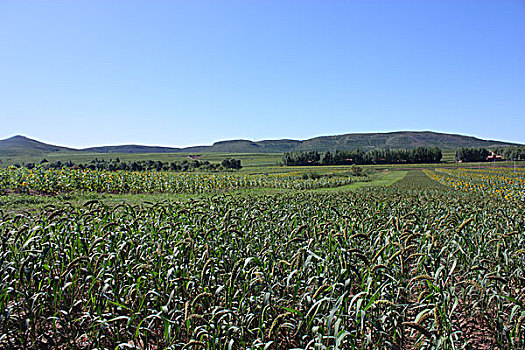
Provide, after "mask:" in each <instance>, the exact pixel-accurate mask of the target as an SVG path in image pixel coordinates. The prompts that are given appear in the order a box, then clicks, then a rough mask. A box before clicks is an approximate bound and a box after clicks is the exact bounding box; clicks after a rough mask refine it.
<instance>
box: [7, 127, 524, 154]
mask: <svg viewBox="0 0 525 350" xmlns="http://www.w3.org/2000/svg"><path fill="white" fill-rule="evenodd" d="M517 145H518V144H515V143H508V142H501V141H494V140H482V139H479V138H476V137H471V136H464V135H456V134H445V133H437V132H431V131H397V132H389V133H360V134H344V135H334V136H320V137H314V138H311V139H307V140H304V141H300V140H264V141H250V140H227V141H219V142H215V143H214V144H213V145H211V146H194V147H186V148H174V147H156V146H143V145H120V146H100V147H89V148H84V149H74V148H68V147H61V146H55V145H50V144H47V143H43V142H40V141H36V140H32V139H30V138H27V137H25V136H14V137H11V138H8V139H5V140H0V156H4V157H5V156H7V157H9V156H38V155H44V154H47V153H54V152H82V153H85V152H90V153H283V152H292V151H304V150H315V151H320V152H323V151H327V150H330V151H333V150H337V149H339V150H353V149H357V148H360V149H362V150H364V151H367V150H371V149H386V148H390V149H410V148H415V147H421V146H425V147H439V148H441V149H443V150H455V149H457V148H459V147H486V148H490V147H496V146H517Z"/></svg>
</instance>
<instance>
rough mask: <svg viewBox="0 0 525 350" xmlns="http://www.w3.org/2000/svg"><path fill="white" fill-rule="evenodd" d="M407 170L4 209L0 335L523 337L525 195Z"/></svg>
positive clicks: (391, 343)
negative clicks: (467, 186) (286, 187)
mask: <svg viewBox="0 0 525 350" xmlns="http://www.w3.org/2000/svg"><path fill="white" fill-rule="evenodd" d="M2 174H3V175H2V176H3V177H2V181H4V182H2V186H4V184H6V183H8V184H13V183H20V181H22V182H23V181H27V180H26V179H27V178H28V177H27V176H28V175H27V176H26V175H25V174H22V175H23V176H26V177H21V176H22V175H20V173H16V172H4V173H2ZM6 174H7V175H6ZM46 174H47V175H48V177H51V178H52V179H53V180H49V181H54V182H52V183H54V184H55V186H59V185H60V184H67V183H70V182H67V181H69V180H67V181H66V180H63V179H62V178H61V176H64V177H66V178H68V179H70V178H71V177H73V174H71V173H67V172H64V173H62V174H61V173H60V172H57V173H52V174H51V175H50V173H44V174H43V175H40V174H39V175H38V176H39V177H40V176H44V177H45V175H46ZM157 175H159V178H160V179H161V180H159V179H157V178H155V177H154V176H153V175H151V176H153V177H152V178H150V179H147V180H141V179H142V178H141V177H140V176H139V175H135V174H122V179H119V181H123V182H119V183H120V184H121V185H120V186H123V185H122V184H126V183H127V182H126V181H129V182H130V183H129V184H128V185H129V186H130V188H135V187H133V186H136V185H134V182H133V181H137V182H139V181H151V183H153V184H159V183H162V181H163V180H162V179H164V176H166V178H168V179H169V178H170V176H175V175H174V174H166V175H164V174H157ZM35 176H36V175H33V177H35ZM87 176H88V178H89V177H90V176H94V177H96V178H99V177H100V178H102V179H104V181H106V180H105V179H106V178H105V177H104V176H106V174H104V173H93V174H91V173H90V174H88V175H87ZM126 176H127V177H126ZM176 176H178V175H176ZM236 176H237V175H236ZM292 176H293V175H292ZM409 176H410V177H409ZM11 177H12V178H13V179H11ZM261 178H263V177H262V176H261ZM275 179H277V180H275ZM282 179H285V180H282ZM282 179H281V178H279V177H272V176H269V177H267V179H264V178H263V179H262V180H260V181H281V182H279V183H280V184H283V183H284V181H291V182H292V183H293V182H294V181H296V182H297V184H302V183H303V182H302V181H310V180H312V179H303V177H301V176H296V177H294V178H292V179H288V178H287V177H286V176H284V177H282ZM328 179H332V178H328ZM406 179H407V180H401V181H400V182H399V184H398V185H397V186H393V187H386V188H383V187H376V188H369V189H362V190H360V191H357V192H328V193H317V192H313V191H312V192H287V193H285V194H279V195H266V196H232V195H229V194H216V195H210V196H208V197H204V198H200V199H198V200H197V199H190V200H188V201H185V202H176V201H169V200H168V201H164V202H158V203H143V204H137V205H130V204H119V205H111V206H110V205H106V204H104V203H103V202H100V201H97V200H93V201H88V202H86V203H84V204H83V205H72V204H68V203H59V204H55V205H49V206H47V207H45V208H44V209H43V210H41V211H40V212H38V213H34V214H23V213H12V212H0V237H1V240H2V241H1V244H2V249H1V251H0V348H7V349H9V348H13V349H42V348H72V349H74V348H80V349H93V348H98V349H126V348H130V349H131V348H133V349H245V348H250V349H376V348H380V349H382V348H392V349H461V348H465V349H468V348H471V349H478V348H490V347H495V348H499V349H523V348H524V347H525V322H524V319H525V249H524V247H525V217H524V214H523V213H524V212H525V204H524V202H523V201H521V200H519V199H512V200H507V199H505V198H504V197H502V196H494V197H490V196H480V195H478V193H477V192H475V193H474V192H472V191H457V190H454V189H453V188H451V187H447V186H445V185H441V184H439V183H438V182H435V181H433V180H431V179H430V178H429V177H428V176H426V175H424V174H423V172H421V171H419V172H409V175H407V178H406ZM324 180H326V179H324ZM39 181H40V180H39ZM42 181H44V180H43V179H42ZM61 181H62V182H61ZM194 181H196V182H197V181H201V182H202V181H203V180H202V178H200V177H196V178H195V180H194ZM223 181H228V180H224V179H223ZM235 181H241V180H239V179H237V180H235ZM37 183H39V182H37ZM94 183H96V181H94ZM103 183H106V182H103ZM429 183H432V184H435V186H433V187H432V186H429V185H428V184H429ZM10 186H11V185H10ZM27 186H28V185H27ZM137 186H138V185H137ZM155 186H156V185H152V187H151V188H154V189H155V191H161V189H159V188H157V187H155ZM201 186H202V185H201ZM291 186H292V188H293V186H295V185H294V184H292V185H291ZM298 186H302V185H298ZM46 188H47V187H46ZM73 188H76V187H73ZM144 188H149V187H144ZM209 188H210V191H212V192H213V189H212V187H209ZM60 189H62V187H61V188H60ZM33 190H34V189H33ZM33 190H31V191H33ZM83 190H85V189H83ZM31 191H30V193H31ZM86 191H87V190H86ZM93 191H98V189H97V188H96V187H95V188H94V189H93ZM55 192H59V190H58V188H57V189H56V190H55Z"/></svg>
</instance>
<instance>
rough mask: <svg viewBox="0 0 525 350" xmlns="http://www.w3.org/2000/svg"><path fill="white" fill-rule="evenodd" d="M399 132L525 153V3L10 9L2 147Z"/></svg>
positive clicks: (195, 3) (195, 1) (220, 2)
mask: <svg viewBox="0 0 525 350" xmlns="http://www.w3.org/2000/svg"><path fill="white" fill-rule="evenodd" d="M401 130H430V131H438V132H448V133H457V134H464V135H470V136H476V137H480V138H484V139H493V140H503V141H512V142H519V143H525V1H523V0H497V1H496V0H424V1H416V0H411V1H408V0H395V1H393V0H383V1H381V0H344V1H343V0H317V1H314V0H215V1H205V0H191V1H173V0H170V1H160V0H156V1H146V0H144V1H129V0H126V1H124V0H90V1H82V0H76V1H66V0H62V1H46V0H38V1H14V0H13V1H10V0H2V1H0V139H4V138H7V137H10V136H14V135H17V134H21V135H25V136H28V137H31V138H35V139H38V140H40V141H44V142H49V143H53V144H57V145H64V146H70V147H78V148H81V147H89V146H98V145H117V144H130V143H132V144H145V145H163V146H175V147H182V146H191V145H208V144H212V143H213V142H215V141H219V140H228V139H250V140H264V139H282V138H286V139H307V138H311V137H315V136H321V135H337V134H345V133H361V132H389V131H401Z"/></svg>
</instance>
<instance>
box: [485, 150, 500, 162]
mask: <svg viewBox="0 0 525 350" xmlns="http://www.w3.org/2000/svg"><path fill="white" fill-rule="evenodd" d="M500 160H503V157H502V156H501V155H500V154H496V153H494V152H490V155H489V156H487V161H488V162H494V161H496V162H498V161H500Z"/></svg>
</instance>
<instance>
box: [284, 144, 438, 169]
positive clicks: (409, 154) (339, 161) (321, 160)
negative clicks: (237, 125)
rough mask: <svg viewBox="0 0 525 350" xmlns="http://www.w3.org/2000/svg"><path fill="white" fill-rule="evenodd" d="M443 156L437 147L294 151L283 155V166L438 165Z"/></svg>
mask: <svg viewBox="0 0 525 350" xmlns="http://www.w3.org/2000/svg"><path fill="white" fill-rule="evenodd" d="M442 157H443V154H442V152H441V150H440V149H439V148H437V147H434V148H430V147H417V148H413V149H400V150H395V149H374V150H370V151H368V152H364V151H363V150H360V149H356V150H353V151H343V150H336V151H335V152H330V151H326V152H324V153H322V154H320V153H319V152H317V151H296V152H288V153H285V154H284V155H283V159H282V161H283V164H284V165H287V166H294V165H296V166H297V165H350V164H397V163H412V164H415V163H438V162H440V161H441V158H442Z"/></svg>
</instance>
